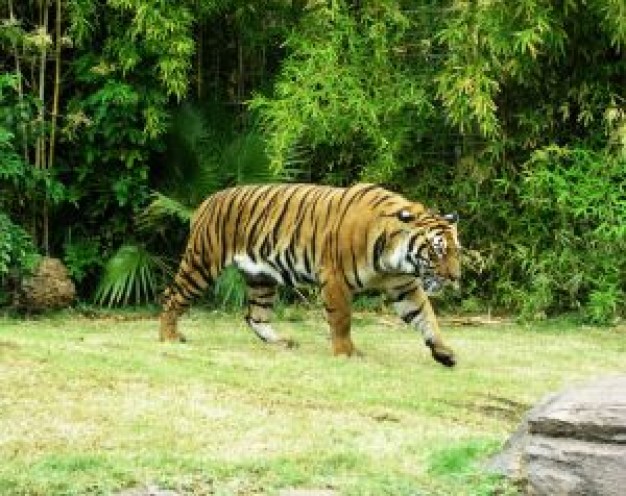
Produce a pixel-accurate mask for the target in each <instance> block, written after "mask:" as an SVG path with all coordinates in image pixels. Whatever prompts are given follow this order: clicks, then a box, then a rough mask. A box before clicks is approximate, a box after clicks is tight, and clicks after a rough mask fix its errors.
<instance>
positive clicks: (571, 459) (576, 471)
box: [489, 375, 626, 496]
mask: <svg viewBox="0 0 626 496" xmlns="http://www.w3.org/2000/svg"><path fill="white" fill-rule="evenodd" d="M489 469H490V470H491V471H493V472H496V473H499V474H502V475H505V476H507V477H508V478H510V479H512V480H514V481H516V482H517V483H518V485H519V486H520V487H521V488H522V490H523V491H524V492H525V493H526V494H531V495H537V496H543V495H546V496H548V495H550V496H552V495H557V496H560V495H563V496H569V495H572V496H574V495H575V496H581V495H582V496H584V495H589V496H623V495H625V494H626V375H621V376H613V377H606V378H603V379H599V380H596V381H593V382H591V383H588V384H585V385H583V386H579V387H573V388H570V389H567V390H565V391H563V392H561V393H557V394H552V395H549V396H547V397H546V398H544V399H543V400H542V401H540V402H539V403H538V404H537V406H535V407H534V408H533V409H532V410H531V411H530V412H529V413H528V414H527V415H526V417H525V419H524V420H523V422H522V423H521V425H520V427H519V428H518V429H517V431H516V432H515V433H514V434H513V435H512V436H511V437H510V438H509V440H508V441H507V443H506V444H505V446H504V450H503V452H502V453H500V454H499V455H498V456H496V457H495V458H494V459H493V460H492V461H491V462H490V464H489Z"/></svg>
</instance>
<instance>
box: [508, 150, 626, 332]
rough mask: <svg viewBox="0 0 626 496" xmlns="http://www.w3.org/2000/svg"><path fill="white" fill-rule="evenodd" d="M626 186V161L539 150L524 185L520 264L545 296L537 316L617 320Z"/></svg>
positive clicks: (624, 268)
mask: <svg viewBox="0 0 626 496" xmlns="http://www.w3.org/2000/svg"><path fill="white" fill-rule="evenodd" d="M625 189H626V157H615V156H612V155H608V154H604V153H594V152H590V151H588V150H584V149H569V148H562V147H556V146H554V147H550V148H546V149H542V150H538V151H536V152H535V153H533V155H532V156H531V159H530V160H529V162H528V163H527V164H526V166H525V171H524V180H523V182H522V184H521V187H520V200H521V205H522V206H523V207H524V211H523V218H524V220H525V222H524V223H523V225H521V226H520V227H521V228H522V229H523V231H522V232H521V233H520V235H521V236H524V235H525V237H526V238H527V239H528V242H527V245H526V247H527V252H526V253H525V254H524V257H523V260H519V263H520V265H521V266H522V267H523V269H524V271H525V276H526V280H527V281H528V282H529V283H530V284H531V288H532V286H534V284H535V282H536V281H539V283H538V287H537V289H536V291H538V293H539V294H542V295H543V297H541V298H538V299H531V301H533V305H532V306H534V307H535V308H531V309H530V310H531V311H532V312H537V311H549V310H554V309H555V308H557V309H559V310H563V309H566V310H575V309H577V308H578V307H580V306H582V307H583V309H584V312H585V314H586V315H587V317H588V318H589V319H590V320H592V321H594V322H596V323H598V322H604V323H605V322H610V321H611V320H612V319H613V318H614V317H615V315H616V312H617V309H618V307H621V306H622V305H623V303H624V302H625V300H624V296H625V295H626V280H625V279H624V274H625V273H626V262H625V261H624V257H623V256H622V254H623V253H624V251H625V250H626V197H624V190H625ZM541 281H543V282H541ZM533 290H534V289H533ZM533 290H531V291H533ZM531 294H532V292H531Z"/></svg>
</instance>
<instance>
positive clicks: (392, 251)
mask: <svg viewBox="0 0 626 496" xmlns="http://www.w3.org/2000/svg"><path fill="white" fill-rule="evenodd" d="M385 217H386V221H385V228H384V231H385V235H384V237H379V238H378V240H377V243H379V244H382V245H383V246H379V247H378V252H379V254H380V255H382V257H381V263H380V266H381V268H382V269H383V270H387V271H389V272H394V273H404V274H414V275H415V276H417V277H419V278H420V279H421V281H422V286H423V288H424V290H425V291H426V292H427V293H429V294H432V293H436V292H438V291H439V290H441V289H442V288H443V287H444V285H446V284H451V285H453V286H455V287H458V284H459V280H460V277H461V264H460V258H459V255H460V245H459V240H458V234H457V222H458V216H457V215H456V214H447V215H437V214H433V213H431V212H429V211H427V210H426V209H425V208H424V207H423V206H422V205H421V204H419V203H413V204H409V205H407V206H405V207H403V208H400V209H398V210H397V211H395V212H394V213H393V214H389V215H385ZM381 240H384V243H383V241H381ZM374 251H375V252H376V251H377V248H376V247H375V248H374ZM383 253H384V254H385V255H386V256H385V255H383Z"/></svg>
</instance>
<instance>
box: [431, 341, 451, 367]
mask: <svg viewBox="0 0 626 496" xmlns="http://www.w3.org/2000/svg"><path fill="white" fill-rule="evenodd" d="M430 351H431V353H432V355H433V358H434V359H435V360H436V361H438V362H439V363H441V364H442V365H445V366H446V367H454V366H455V365H456V358H455V357H454V352H453V351H452V350H451V349H450V348H448V347H447V346H444V345H432V346H431V347H430Z"/></svg>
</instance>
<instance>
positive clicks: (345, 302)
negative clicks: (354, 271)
mask: <svg viewBox="0 0 626 496" xmlns="http://www.w3.org/2000/svg"><path fill="white" fill-rule="evenodd" d="M321 293H322V301H323V303H324V310H325V312H326V320H327V321H328V325H329V326H330V335H331V340H332V345H333V353H334V354H335V355H346V356H352V355H357V356H361V353H360V352H359V351H358V350H357V349H356V347H355V346H354V343H353V342H352V338H351V337H350V323H351V318H352V293H351V291H350V289H349V288H348V287H347V286H345V284H342V283H340V282H339V281H336V280H334V279H333V278H331V279H329V280H327V281H326V283H325V284H324V285H323V286H322V291H321Z"/></svg>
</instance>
